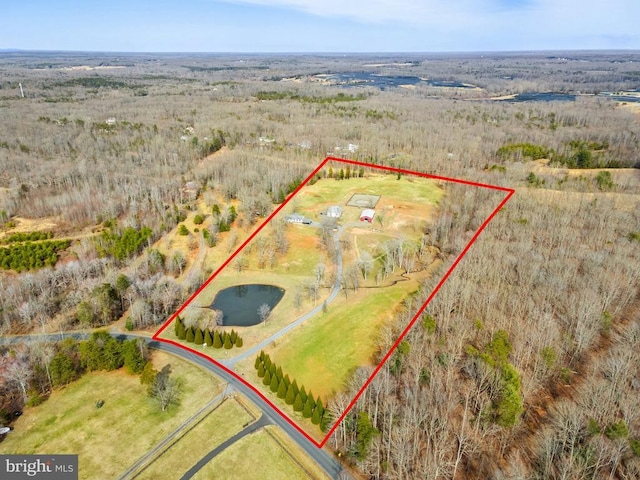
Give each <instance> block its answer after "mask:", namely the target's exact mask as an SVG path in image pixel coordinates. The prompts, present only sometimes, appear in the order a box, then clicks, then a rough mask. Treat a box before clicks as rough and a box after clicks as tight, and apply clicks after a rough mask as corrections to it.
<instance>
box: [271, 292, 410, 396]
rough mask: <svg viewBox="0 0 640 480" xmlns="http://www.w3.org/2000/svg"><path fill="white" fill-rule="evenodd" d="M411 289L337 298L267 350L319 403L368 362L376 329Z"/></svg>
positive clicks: (376, 332) (372, 353)
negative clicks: (324, 311) (324, 312)
mask: <svg viewBox="0 0 640 480" xmlns="http://www.w3.org/2000/svg"><path fill="white" fill-rule="evenodd" d="M416 288H417V282H415V281H407V282H400V283H398V284H396V285H394V286H392V287H387V288H384V289H360V290H359V291H358V293H357V294H355V295H354V294H352V293H350V294H349V297H348V298H347V299H345V298H344V295H341V296H340V297H339V298H338V299H336V301H335V302H334V303H332V304H331V306H329V308H328V311H327V313H326V314H319V315H318V316H316V317H314V318H312V319H310V320H309V321H308V323H306V324H304V325H303V326H301V327H300V328H298V329H296V330H294V331H293V332H291V333H290V334H289V335H287V338H286V339H285V340H283V341H281V342H280V343H278V344H277V345H276V346H275V347H272V348H270V349H268V350H267V352H268V353H269V354H270V355H271V358H272V359H273V361H274V362H276V364H277V365H279V366H281V367H282V370H283V371H284V372H286V373H288V374H289V375H290V376H291V378H295V379H296V380H297V381H298V384H299V385H305V387H307V389H311V390H312V391H313V393H315V394H316V395H320V396H321V397H322V398H323V399H324V400H326V399H327V398H330V397H331V396H332V395H333V394H334V393H335V392H336V391H337V390H339V389H341V387H342V386H343V385H344V383H345V382H346V380H347V379H348V378H349V375H350V374H351V373H352V372H353V370H355V369H356V368H357V367H359V366H362V365H369V364H371V361H372V357H373V355H374V354H375V353H376V344H377V339H378V331H379V328H380V327H381V326H382V324H384V322H385V321H389V320H391V319H392V317H393V310H394V307H395V306H396V305H398V303H399V302H400V301H401V300H402V299H403V298H404V297H405V296H406V295H407V294H408V292H410V291H411V290H415V289H416Z"/></svg>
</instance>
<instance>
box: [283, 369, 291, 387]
mask: <svg viewBox="0 0 640 480" xmlns="http://www.w3.org/2000/svg"><path fill="white" fill-rule="evenodd" d="M282 381H283V382H284V384H285V385H286V386H287V390H288V389H289V386H290V385H291V379H290V378H289V374H288V373H287V374H286V375H285V376H284V378H283V379H282Z"/></svg>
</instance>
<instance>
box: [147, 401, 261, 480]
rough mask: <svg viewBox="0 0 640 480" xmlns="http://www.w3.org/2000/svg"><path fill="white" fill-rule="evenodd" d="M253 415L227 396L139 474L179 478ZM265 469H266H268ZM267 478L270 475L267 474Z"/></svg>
mask: <svg viewBox="0 0 640 480" xmlns="http://www.w3.org/2000/svg"><path fill="white" fill-rule="evenodd" d="M253 419H254V417H253V416H251V415H249V413H247V411H246V410H245V409H244V408H243V407H242V406H241V405H240V404H239V403H238V402H237V401H235V400H234V399H226V400H225V401H224V402H223V403H222V404H221V405H219V406H218V407H217V408H216V409H215V410H214V411H213V412H211V413H210V414H209V415H208V416H207V417H206V418H205V419H204V420H202V421H201V422H200V423H198V424H197V425H196V426H195V427H194V428H193V429H192V430H190V431H189V432H188V433H186V434H185V435H184V436H183V437H181V438H180V439H179V440H178V441H177V442H176V443H174V444H173V445H172V446H171V447H170V448H169V449H168V450H167V451H166V452H164V453H163V454H162V455H161V456H160V457H159V458H157V459H156V460H155V461H154V462H153V463H152V464H151V465H149V466H148V467H147V468H146V469H144V470H143V471H142V472H141V473H140V475H139V476H138V477H137V478H140V479H148V480H155V479H158V478H166V477H167V472H171V478H180V477H181V476H182V475H183V474H184V473H186V472H187V471H188V470H189V468H191V466H192V465H193V464H195V463H196V462H197V461H198V460H200V458H202V457H203V456H205V455H206V454H207V453H209V452H210V451H211V450H213V449H214V448H215V447H216V446H218V445H220V444H221V443H222V442H224V441H225V440H226V439H227V438H230V437H232V436H233V435H235V434H236V433H238V432H239V431H240V430H242V427H243V426H244V425H245V424H247V423H248V422H251V421H252V420H253ZM265 473H266V472H265ZM265 478H269V477H268V476H267V477H265Z"/></svg>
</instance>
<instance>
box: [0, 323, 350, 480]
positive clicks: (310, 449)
mask: <svg viewBox="0 0 640 480" xmlns="http://www.w3.org/2000/svg"><path fill="white" fill-rule="evenodd" d="M90 335H91V333H81V332H69V333H52V334H34V335H17V336H12V337H0V344H9V345H11V344H15V343H20V342H28V341H38V340H40V341H59V340H62V339H64V338H75V339H78V340H79V339H84V338H88V337H89V336H90ZM111 335H113V336H114V337H116V338H119V339H132V338H144V339H145V340H146V341H147V342H148V344H149V347H151V348H155V349H157V350H162V351H165V352H168V353H171V354H172V355H175V356H177V357H180V358H183V359H185V360H187V361H190V362H192V363H194V364H196V365H198V366H200V367H202V368H204V369H205V370H207V371H209V372H211V373H213V374H214V375H217V376H218V377H220V378H222V380H224V381H225V382H227V383H228V384H229V385H231V386H232V387H233V388H234V389H235V390H237V391H238V392H240V393H241V394H242V395H244V396H245V397H247V398H248V399H249V400H250V401H251V402H253V403H254V404H255V405H256V406H257V407H258V408H260V410H262V418H263V420H262V421H264V422H268V423H271V424H274V425H277V426H279V427H280V428H281V429H282V430H283V431H284V432H285V433H286V434H287V435H288V436H289V437H290V438H291V439H292V440H293V441H294V442H296V444H298V446H299V447H300V448H301V449H302V450H303V451H304V452H305V453H306V454H307V455H309V456H310V457H311V458H312V459H313V460H314V461H315V462H316V463H317V464H318V465H319V466H320V467H321V468H322V469H323V470H324V471H325V472H326V473H327V475H329V477H331V478H334V479H336V478H338V476H339V475H340V472H342V465H341V464H340V462H338V461H337V460H336V459H335V458H334V457H333V456H332V455H331V454H329V453H328V452H326V451H324V450H322V449H319V448H318V447H316V446H315V445H314V444H313V443H311V442H310V441H309V440H308V439H307V438H306V437H305V436H304V435H302V434H301V433H300V432H299V431H298V430H297V429H296V428H295V427H293V426H292V425H291V424H290V423H289V422H288V421H287V420H285V419H284V417H282V415H280V414H279V413H278V412H277V411H276V410H275V409H274V408H273V407H272V406H271V405H269V404H268V403H267V402H266V401H264V400H263V399H262V397H261V396H260V395H258V394H257V393H256V392H254V391H253V390H252V389H251V388H249V387H248V386H247V385H245V383H244V382H242V381H240V380H239V379H238V378H237V377H236V376H235V375H234V374H233V373H231V372H230V371H228V370H226V369H224V368H221V367H219V366H218V365H216V364H215V363H213V362H211V361H210V360H208V359H206V358H203V357H201V356H199V355H196V354H195V353H192V352H190V351H188V350H186V349H184V348H181V347H178V346H176V345H172V344H170V343H165V342H159V341H157V340H152V339H150V338H149V337H143V336H139V335H132V334H126V333H111Z"/></svg>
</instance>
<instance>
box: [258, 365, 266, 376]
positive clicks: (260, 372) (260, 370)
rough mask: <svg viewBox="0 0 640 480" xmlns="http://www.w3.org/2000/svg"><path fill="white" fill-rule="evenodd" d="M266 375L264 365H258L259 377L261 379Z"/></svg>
mask: <svg viewBox="0 0 640 480" xmlns="http://www.w3.org/2000/svg"><path fill="white" fill-rule="evenodd" d="M264 374H265V371H264V365H262V364H260V365H258V376H259V377H260V378H263V377H264Z"/></svg>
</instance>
